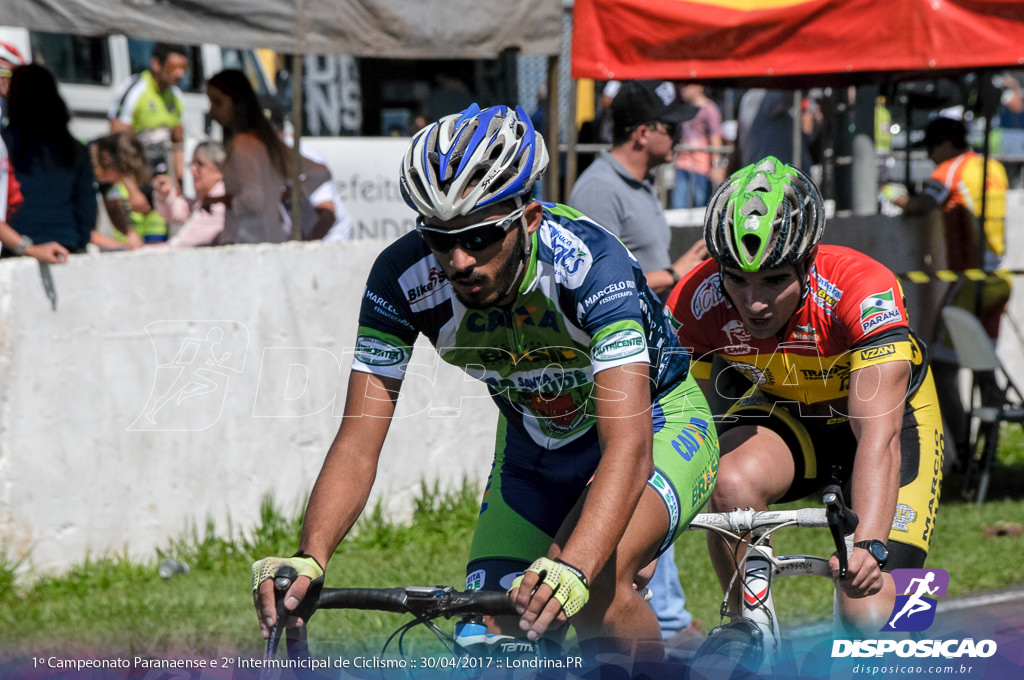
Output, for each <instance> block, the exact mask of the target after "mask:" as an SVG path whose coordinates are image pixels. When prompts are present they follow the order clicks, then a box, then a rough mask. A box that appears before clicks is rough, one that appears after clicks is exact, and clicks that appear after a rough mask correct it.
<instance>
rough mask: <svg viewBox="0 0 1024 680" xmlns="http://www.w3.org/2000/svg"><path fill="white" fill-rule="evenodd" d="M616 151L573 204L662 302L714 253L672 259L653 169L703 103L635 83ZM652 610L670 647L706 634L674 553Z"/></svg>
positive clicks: (586, 180) (662, 86)
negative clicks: (608, 235)
mask: <svg viewBox="0 0 1024 680" xmlns="http://www.w3.org/2000/svg"><path fill="white" fill-rule="evenodd" d="M610 108H611V114H612V149H611V151H602V152H601V154H600V155H599V156H598V157H597V158H596V159H595V160H594V162H593V163H591V164H590V166H589V167H588V168H587V169H586V170H585V171H584V172H583V174H581V175H580V177H579V179H578V180H577V181H576V184H575V186H574V187H573V190H572V194H571V195H570V196H569V205H570V206H572V207H573V208H576V209H577V210H580V211H582V212H583V214H584V215H586V216H587V217H589V218H591V219H593V220H594V221H596V222H597V223H598V224H600V225H601V226H602V227H604V228H605V229H607V230H608V231H610V232H612V233H613V234H615V235H616V236H618V237H619V240H620V241H622V242H623V243H624V244H625V246H626V247H627V248H629V250H630V252H631V253H633V256H634V257H635V258H636V259H637V262H639V263H640V267H641V268H642V269H643V270H644V274H645V275H646V277H647V283H648V285H649V286H650V287H651V289H652V290H654V292H655V293H657V294H658V295H659V296H660V297H661V299H662V300H665V299H666V298H667V297H668V294H669V293H670V292H671V291H672V287H673V286H674V285H675V284H676V283H677V282H678V281H679V279H680V278H681V277H682V276H683V275H685V274H686V273H687V272H688V271H690V270H691V269H693V268H694V267H695V266H697V265H698V264H700V263H701V261H703V260H704V258H705V257H707V254H708V251H707V248H706V247H705V246H704V240H703V239H697V241H696V242H695V243H694V244H693V246H691V247H690V249H689V250H688V251H687V252H686V253H684V254H683V255H682V256H681V257H680V258H679V259H677V260H676V261H675V262H673V261H672V260H671V258H670V257H669V254H668V253H669V245H670V243H671V241H672V233H671V229H670V227H669V226H668V222H667V221H666V219H665V212H664V209H663V208H662V205H661V201H660V200H659V199H658V193H657V190H656V189H655V186H654V174H653V170H654V168H656V167H658V166H659V165H662V164H664V163H671V162H672V161H673V160H674V157H675V145H676V144H678V143H679V138H680V134H681V126H682V123H683V122H684V121H687V120H690V119H691V118H693V117H694V116H695V115H697V111H698V109H697V107H695V106H690V105H689V104H684V103H683V102H681V101H679V100H678V99H677V98H676V88H675V86H674V85H673V84H672V83H670V82H667V81H666V82H661V83H658V82H650V81H636V80H634V81H628V82H625V83H623V84H622V86H621V87H620V88H619V91H618V94H616V95H615V99H613V100H612V103H611V107H610ZM650 588H651V593H652V599H651V607H653V609H654V613H655V614H656V615H657V617H658V623H659V625H660V626H661V631H662V635H663V636H664V637H665V638H666V650H667V652H668V654H669V655H670V656H672V657H676V658H680V657H685V656H688V655H689V654H690V653H691V652H692V651H693V649H694V648H695V647H696V645H697V643H699V639H700V638H702V637H703V636H702V635H701V634H700V633H699V632H698V629H697V628H696V627H695V626H694V624H693V617H692V616H691V615H690V612H689V611H687V610H686V595H685V594H684V592H683V589H682V586H681V585H680V583H679V572H678V570H677V569H676V565H675V560H674V558H673V555H672V551H668V552H666V553H664V554H663V555H662V556H661V559H660V560H659V562H658V568H657V571H656V572H655V573H654V575H653V578H652V579H651V583H650Z"/></svg>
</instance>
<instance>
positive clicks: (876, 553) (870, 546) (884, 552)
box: [853, 538, 889, 569]
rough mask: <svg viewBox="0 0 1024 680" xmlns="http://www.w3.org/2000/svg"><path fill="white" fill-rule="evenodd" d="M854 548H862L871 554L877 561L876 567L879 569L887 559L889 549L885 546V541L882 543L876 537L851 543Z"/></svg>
mask: <svg viewBox="0 0 1024 680" xmlns="http://www.w3.org/2000/svg"><path fill="white" fill-rule="evenodd" d="M853 547H854V548H864V549H865V550H867V551H868V552H869V553H871V556H872V557H874V558H875V561H876V562H878V568H879V569H881V568H883V567H884V566H885V563H886V562H887V561H889V549H888V548H886V547H885V543H882V542H881V541H879V540H878V539H877V538H872V539H871V540H870V541H857V542H856V543H854V544H853Z"/></svg>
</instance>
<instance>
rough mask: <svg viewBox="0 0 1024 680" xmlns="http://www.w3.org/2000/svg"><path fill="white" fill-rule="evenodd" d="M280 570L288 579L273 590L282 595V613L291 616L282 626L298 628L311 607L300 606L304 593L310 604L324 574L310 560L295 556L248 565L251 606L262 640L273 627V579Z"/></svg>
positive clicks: (322, 580)
mask: <svg viewBox="0 0 1024 680" xmlns="http://www.w3.org/2000/svg"><path fill="white" fill-rule="evenodd" d="M282 570H284V571H285V572H287V573H290V574H291V578H286V579H284V580H283V581H279V582H278V584H277V586H279V587H283V589H285V592H284V593H283V597H284V609H285V610H286V611H288V612H289V613H291V614H293V616H289V617H288V619H287V620H286V621H285V625H286V626H301V625H303V623H305V620H304V619H305V618H307V617H308V616H309V614H310V613H311V611H310V610H311V609H312V608H311V607H309V606H302V605H303V604H304V601H305V600H306V596H307V593H308V594H309V595H310V597H311V599H312V601H313V602H315V597H316V595H317V594H319V592H320V589H321V588H322V587H323V584H324V570H323V567H321V566H320V563H319V562H317V561H316V559H314V558H313V557H311V556H309V555H304V554H301V553H300V554H296V555H295V556H294V557H264V558H263V559H262V560H258V561H256V562H253V563H252V595H253V604H254V605H255V606H256V613H257V616H258V617H259V623H260V631H261V632H262V633H263V637H264V638H267V637H269V636H270V629H271V628H273V627H274V625H275V624H276V623H277V612H278V608H277V598H276V594H277V588H276V587H275V579H277V578H278V576H279V575H280V574H281V572H282Z"/></svg>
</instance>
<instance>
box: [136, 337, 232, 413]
mask: <svg viewBox="0 0 1024 680" xmlns="http://www.w3.org/2000/svg"><path fill="white" fill-rule="evenodd" d="M146 332H147V333H148V334H149V338H150V340H151V341H152V343H153V349H154V351H155V352H156V357H157V367H156V376H155V377H154V379H153V389H152V392H151V393H150V396H149V399H147V400H146V405H145V406H144V407H143V409H142V412H141V413H140V414H139V415H138V417H137V418H136V419H135V422H133V423H132V424H131V426H130V427H129V428H128V429H129V430H131V431H139V430H146V431H177V432H190V431H191V432H196V431H199V430H205V429H207V428H208V427H210V426H212V425H213V424H214V423H216V422H217V420H218V419H219V418H220V414H221V411H222V409H223V407H224V400H225V398H226V397H227V386H228V382H229V380H230V377H231V376H232V374H235V375H240V374H241V372H242V367H243V365H244V363H245V354H246V350H247V349H248V346H249V332H248V330H247V329H246V328H245V327H244V326H242V325H240V324H237V323H234V322H230V321H157V322H155V323H152V324H150V325H148V326H147V327H146ZM182 336H184V337H182Z"/></svg>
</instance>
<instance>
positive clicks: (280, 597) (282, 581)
mask: <svg viewBox="0 0 1024 680" xmlns="http://www.w3.org/2000/svg"><path fill="white" fill-rule="evenodd" d="M298 577H299V572H297V571H296V570H295V569H294V568H293V567H287V566H285V567H281V568H280V569H278V570H277V573H276V574H274V604H275V607H276V608H277V621H276V622H275V623H274V625H273V626H271V628H270V635H269V637H267V651H266V659H267V660H268V661H269V660H271V659H274V658H275V657H276V656H277V647H278V644H279V643H280V642H281V630H282V629H283V628H284V622H285V617H286V616H287V614H288V610H287V609H285V608H284V595H285V593H287V592H288V588H290V587H291V585H292V583H293V582H294V581H295V579H296V578H298Z"/></svg>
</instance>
